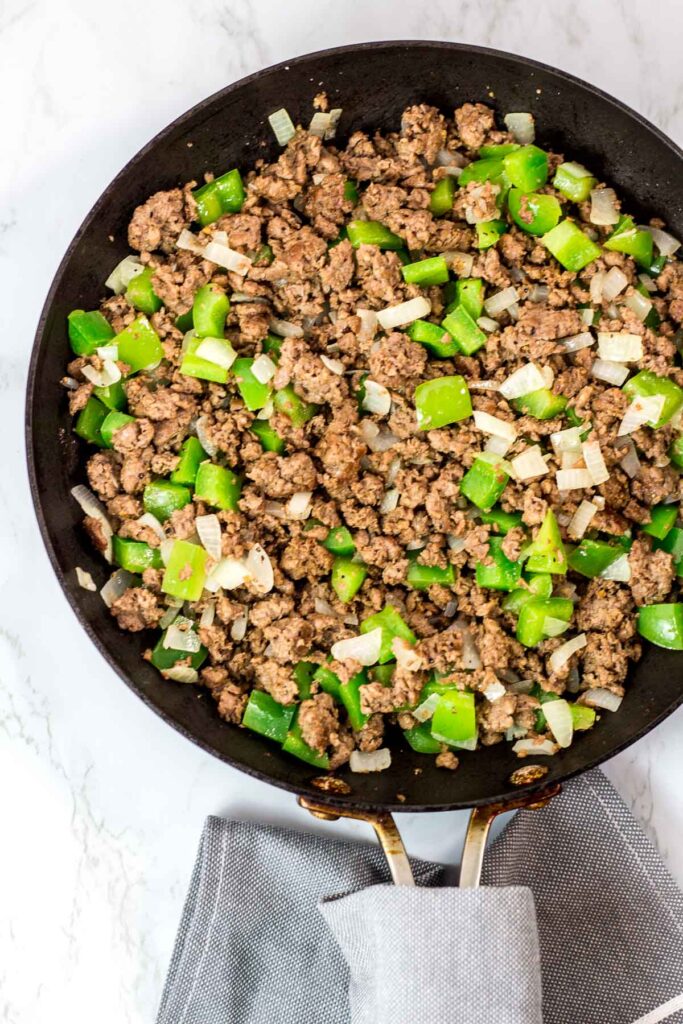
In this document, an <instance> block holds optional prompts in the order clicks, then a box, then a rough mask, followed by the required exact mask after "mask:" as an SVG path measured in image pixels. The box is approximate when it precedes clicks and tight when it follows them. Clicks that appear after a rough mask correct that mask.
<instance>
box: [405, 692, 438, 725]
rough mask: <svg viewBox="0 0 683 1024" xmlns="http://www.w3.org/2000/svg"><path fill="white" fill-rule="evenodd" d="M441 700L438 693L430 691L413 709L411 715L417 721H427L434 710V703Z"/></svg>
mask: <svg viewBox="0 0 683 1024" xmlns="http://www.w3.org/2000/svg"><path fill="white" fill-rule="evenodd" d="M440 700H441V694H440V693H430V694H429V696H428V697H427V699H426V700H423V701H422V703H421V704H419V705H418V706H417V707H416V708H415V709H414V710H413V711H411V715H412V716H413V718H415V719H417V721H418V722H427V721H429V719H430V718H431V717H432V715H433V714H434V712H435V711H436V705H437V704H438V703H439V701H440Z"/></svg>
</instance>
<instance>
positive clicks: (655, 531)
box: [641, 504, 678, 540]
mask: <svg viewBox="0 0 683 1024" xmlns="http://www.w3.org/2000/svg"><path fill="white" fill-rule="evenodd" d="M677 518H678V505H675V504H674V505H655V507H654V508H651V509H650V522H649V523H645V525H644V526H641V530H642V531H643V533H649V535H650V536H651V537H656V538H657V539H658V540H664V538H665V537H666V535H667V533H668V532H669V530H670V529H671V528H672V527H673V526H675V524H676V520H677Z"/></svg>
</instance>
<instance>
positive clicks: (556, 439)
mask: <svg viewBox="0 0 683 1024" xmlns="http://www.w3.org/2000/svg"><path fill="white" fill-rule="evenodd" d="M550 443H551V445H552V446H553V448H554V450H555V451H556V452H557V453H558V454H560V453H561V452H578V451H581V428H580V427H567V429H566V430H558V431H556V432H555V433H554V434H551V435H550Z"/></svg>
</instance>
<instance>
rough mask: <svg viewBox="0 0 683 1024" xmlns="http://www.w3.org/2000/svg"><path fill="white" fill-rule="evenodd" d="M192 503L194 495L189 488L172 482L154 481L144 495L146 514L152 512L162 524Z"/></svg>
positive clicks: (147, 487) (146, 488) (143, 502)
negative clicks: (172, 514) (178, 510)
mask: <svg viewBox="0 0 683 1024" xmlns="http://www.w3.org/2000/svg"><path fill="white" fill-rule="evenodd" d="M190 501H192V494H191V492H190V489H189V487H183V485H182V484H175V483H172V482H171V481H170V480H152V482H151V483H149V484H147V486H146V487H145V489H144V491H143V494H142V504H143V507H144V509H145V512H151V513H152V515H153V516H154V517H155V518H156V519H158V520H159V522H160V523H165V522H166V520H167V519H168V518H169V516H170V515H171V513H172V512H175V511H176V510H177V509H179V508H184V507H185V505H187V504H188V503H189V502H190Z"/></svg>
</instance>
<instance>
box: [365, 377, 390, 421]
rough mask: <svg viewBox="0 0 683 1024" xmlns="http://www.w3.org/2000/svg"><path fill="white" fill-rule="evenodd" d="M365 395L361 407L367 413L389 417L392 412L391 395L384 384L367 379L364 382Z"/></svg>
mask: <svg viewBox="0 0 683 1024" xmlns="http://www.w3.org/2000/svg"><path fill="white" fill-rule="evenodd" d="M363 387H364V388H365V394H364V395H363V401H362V403H361V406H362V408H363V409H365V410H366V412H372V413H374V414H375V415H376V416H388V415H389V413H390V412H391V394H390V393H389V391H388V390H387V388H385V387H384V385H383V384H378V383H377V381H375V380H371V379H370V377H366V378H365V380H364V381H363Z"/></svg>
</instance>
